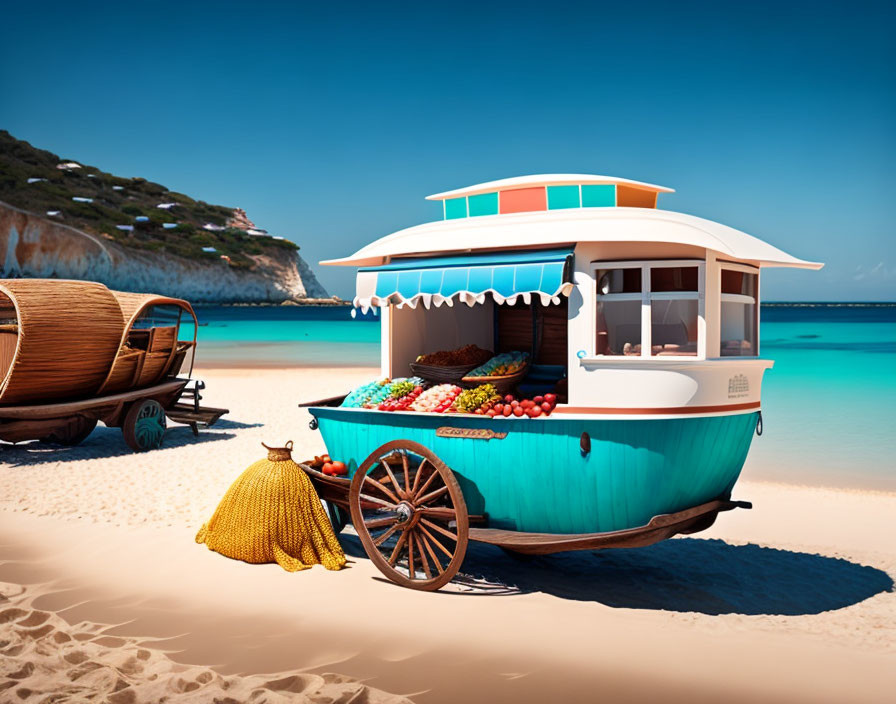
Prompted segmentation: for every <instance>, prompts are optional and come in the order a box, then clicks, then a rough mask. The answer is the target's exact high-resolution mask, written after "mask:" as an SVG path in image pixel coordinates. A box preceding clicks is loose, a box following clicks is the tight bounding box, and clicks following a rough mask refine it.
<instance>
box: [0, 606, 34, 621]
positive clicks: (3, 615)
mask: <svg viewBox="0 0 896 704" xmlns="http://www.w3.org/2000/svg"><path fill="white" fill-rule="evenodd" d="M27 615H28V612H27V611H25V610H24V609H17V608H15V607H13V608H11V609H3V611H0V624H3V623H12V622H13V621H18V620H19V619H20V618H24V617H25V616H27Z"/></svg>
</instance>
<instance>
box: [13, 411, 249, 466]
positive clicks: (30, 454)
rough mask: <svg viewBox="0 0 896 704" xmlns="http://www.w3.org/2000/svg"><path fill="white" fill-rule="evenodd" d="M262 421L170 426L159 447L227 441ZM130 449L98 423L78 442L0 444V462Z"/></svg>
mask: <svg viewBox="0 0 896 704" xmlns="http://www.w3.org/2000/svg"><path fill="white" fill-rule="evenodd" d="M261 425H262V424H261V423H241V422H238V421H232V420H226V419H221V420H219V421H217V422H216V423H215V427H214V429H208V428H204V429H203V430H202V432H200V433H199V435H194V434H193V432H192V431H191V430H190V428H189V426H186V425H171V426H169V427H168V429H167V431H166V432H165V441H164V444H163V445H162V447H161V448H160V449H161V450H170V449H173V448H178V447H187V446H190V445H200V444H205V443H210V442H219V441H221V440H229V439H230V438H233V437H235V433H232V432H227V431H228V430H241V429H244V428H257V427H260V426H261ZM133 454H134V453H133V451H132V450H131V449H130V448H129V447H128V446H127V443H125V442H124V440H122V438H121V432H120V431H119V430H118V429H117V428H107V427H105V426H102V425H100V426H97V428H96V429H95V430H94V431H93V432H92V433H91V434H90V436H89V437H88V438H87V439H86V440H84V441H83V442H82V443H81V444H80V445H76V446H74V447H66V446H64V445H53V444H49V443H42V442H37V441H34V442H25V443H20V444H17V445H12V444H6V443H4V444H2V445H0V462H3V463H4V464H9V465H11V466H18V467H23V466H29V465H40V464H49V463H57V462H75V461H78V460H95V459H102V458H106V457H125V456H131V455H133Z"/></svg>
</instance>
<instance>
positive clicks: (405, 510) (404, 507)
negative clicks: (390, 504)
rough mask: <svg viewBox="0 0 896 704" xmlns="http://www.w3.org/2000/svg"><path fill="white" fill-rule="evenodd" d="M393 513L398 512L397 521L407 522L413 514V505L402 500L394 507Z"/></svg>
mask: <svg viewBox="0 0 896 704" xmlns="http://www.w3.org/2000/svg"><path fill="white" fill-rule="evenodd" d="M395 513H396V514H398V515H397V518H398V522H399V523H407V522H408V521H409V520H411V518H412V517H413V515H414V509H413V507H412V506H411V505H410V504H408V503H406V502H404V501H402V502H401V503H400V504H398V506H396V507H395Z"/></svg>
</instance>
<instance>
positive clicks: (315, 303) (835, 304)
mask: <svg viewBox="0 0 896 704" xmlns="http://www.w3.org/2000/svg"><path fill="white" fill-rule="evenodd" d="M351 305H352V302H351V301H345V300H343V299H341V298H340V299H333V298H306V299H298V300H288V301H283V302H282V303H270V302H261V301H260V302H258V303H244V302H241V303H212V302H202V303H196V304H194V307H200V308H201V307H203V306H220V307H222V308H223V307H228V308H250V307H262V308H280V307H283V306H286V307H288V306H299V307H311V308H314V307H318V308H322V307H327V308H344V307H350V306H351ZM760 306H761V307H762V308H896V301H766V302H763V303H762V304H760Z"/></svg>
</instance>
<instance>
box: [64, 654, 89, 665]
mask: <svg viewBox="0 0 896 704" xmlns="http://www.w3.org/2000/svg"><path fill="white" fill-rule="evenodd" d="M62 659H63V660H65V661H66V662H67V663H69V664H70V665H80V664H81V663H82V662H84V661H86V660H89V659H90V656H88V655H87V653H85V652H84V651H82V650H72V651H71V652H69V653H66V654H65V655H63V656H62Z"/></svg>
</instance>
